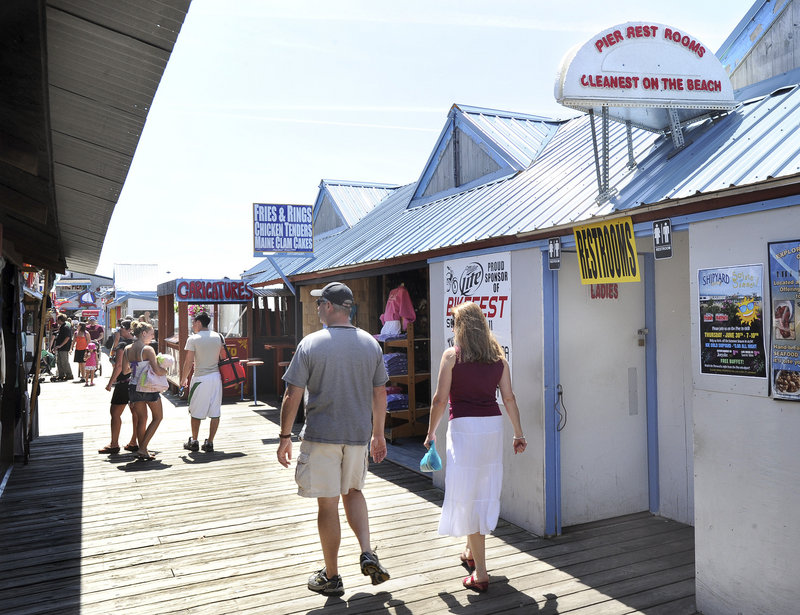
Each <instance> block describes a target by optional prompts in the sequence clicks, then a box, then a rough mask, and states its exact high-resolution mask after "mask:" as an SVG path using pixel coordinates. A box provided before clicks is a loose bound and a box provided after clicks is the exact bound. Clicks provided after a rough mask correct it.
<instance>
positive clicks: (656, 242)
mask: <svg viewBox="0 0 800 615" xmlns="http://www.w3.org/2000/svg"><path fill="white" fill-rule="evenodd" d="M653 248H654V253H655V257H656V258H670V257H671V256H672V223H671V222H670V221H669V220H656V221H655V222H653Z"/></svg>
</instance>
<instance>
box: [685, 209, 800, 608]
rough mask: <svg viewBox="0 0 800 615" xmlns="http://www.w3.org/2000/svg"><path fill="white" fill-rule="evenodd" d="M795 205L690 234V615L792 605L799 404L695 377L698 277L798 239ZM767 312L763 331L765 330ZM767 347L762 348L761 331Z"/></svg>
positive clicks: (745, 381) (744, 384) (799, 573)
mask: <svg viewBox="0 0 800 615" xmlns="http://www.w3.org/2000/svg"><path fill="white" fill-rule="evenodd" d="M798 234H800V206H796V207H792V208H789V209H781V210H777V211H765V212H759V213H755V214H748V215H740V216H732V217H729V218H724V219H717V220H711V221H708V222H702V223H695V224H693V225H692V226H691V228H690V234H689V236H690V240H689V241H690V281H691V331H692V335H691V355H692V357H691V358H692V374H693V388H692V397H693V400H692V405H693V408H694V421H695V429H694V471H695V545H696V548H695V552H696V565H697V573H696V574H697V608H698V610H699V611H701V612H702V613H704V614H705V615H729V614H730V613H736V614H740V615H779V614H780V615H783V614H786V613H796V612H797V611H798V602H800V585H798V581H797V580H798V579H799V578H800V557H798V554H800V524H798V523H797V519H798V511H800V488H798V487H799V486H800V478H798V477H800V454H798V450H799V449H798V442H800V403H797V402H787V401H776V400H773V399H771V398H770V397H767V393H768V386H767V380H766V379H761V378H746V377H740V378H733V377H727V376H713V375H708V374H701V373H700V365H699V358H700V349H699V347H700V342H699V325H698V318H699V314H698V312H699V309H698V297H697V294H698V291H697V271H698V269H705V268H709V267H723V266H731V265H744V264H753V263H763V265H764V277H765V284H764V293H765V301H767V302H768V298H769V283H768V271H769V270H768V258H767V242H769V241H782V240H790V239H796V238H797V236H798ZM767 316H768V314H765V324H766V323H767V322H768V321H767V320H766V317H767ZM766 335H767V337H766V338H765V339H766V345H768V344H769V342H770V337H769V336H770V333H769V327H767V331H766Z"/></svg>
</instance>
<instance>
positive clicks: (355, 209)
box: [314, 179, 398, 227]
mask: <svg viewBox="0 0 800 615" xmlns="http://www.w3.org/2000/svg"><path fill="white" fill-rule="evenodd" d="M397 188H398V186H397V185H396V184H376V183H367V182H352V181H341V180H333V179H323V180H322V181H321V182H320V184H319V192H318V193H317V200H316V203H315V204H314V211H316V209H317V208H318V207H319V206H320V204H321V203H322V200H323V199H324V198H325V195H326V194H327V195H328V196H329V197H330V200H331V202H332V203H333V205H334V207H336V209H337V210H338V211H339V214H340V215H341V217H342V220H343V221H344V222H345V223H346V224H347V226H351V227H352V226H353V225H354V224H355V223H356V222H358V221H359V220H361V218H363V217H364V216H365V215H366V214H367V213H369V212H370V211H371V210H372V208H373V207H375V205H377V204H378V203H380V202H381V201H382V200H383V199H385V198H386V197H387V196H388V195H389V194H390V193H391V192H392V191H393V190H396V189H397Z"/></svg>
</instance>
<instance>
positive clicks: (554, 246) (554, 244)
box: [547, 237, 561, 270]
mask: <svg viewBox="0 0 800 615" xmlns="http://www.w3.org/2000/svg"><path fill="white" fill-rule="evenodd" d="M547 257H548V266H549V268H550V269H551V270H557V269H561V238H560V237H553V238H551V239H550V241H549V242H548V250H547Z"/></svg>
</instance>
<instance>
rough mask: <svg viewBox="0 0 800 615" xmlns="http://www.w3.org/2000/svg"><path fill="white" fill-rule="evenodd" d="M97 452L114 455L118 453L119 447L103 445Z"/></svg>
mask: <svg viewBox="0 0 800 615" xmlns="http://www.w3.org/2000/svg"><path fill="white" fill-rule="evenodd" d="M97 452H98V453H100V454H101V455H116V454H117V453H119V447H118V446H104V447H103V448H101V449H100V450H99V451H97Z"/></svg>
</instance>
